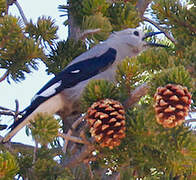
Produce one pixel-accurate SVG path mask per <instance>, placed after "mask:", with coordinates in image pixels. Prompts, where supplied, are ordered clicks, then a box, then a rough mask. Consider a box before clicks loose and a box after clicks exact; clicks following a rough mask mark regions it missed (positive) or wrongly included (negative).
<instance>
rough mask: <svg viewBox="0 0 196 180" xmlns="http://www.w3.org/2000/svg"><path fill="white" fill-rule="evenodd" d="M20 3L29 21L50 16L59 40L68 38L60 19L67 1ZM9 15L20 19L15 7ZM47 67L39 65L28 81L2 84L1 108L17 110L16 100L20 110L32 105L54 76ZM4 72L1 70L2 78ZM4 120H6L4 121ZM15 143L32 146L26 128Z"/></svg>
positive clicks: (2, 133)
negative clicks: (59, 7) (32, 101)
mask: <svg viewBox="0 0 196 180" xmlns="http://www.w3.org/2000/svg"><path fill="white" fill-rule="evenodd" d="M18 3H19V4H20V6H21V7H22V9H23V12H24V14H25V16H26V18H27V19H28V20H30V19H32V20H33V22H36V20H37V19H38V17H40V16H43V15H44V16H50V17H52V19H55V22H56V25H58V26H59V30H58V32H57V35H58V37H59V39H61V40H62V39H66V38H67V29H66V28H65V26H64V25H63V22H64V20H65V17H60V15H61V14H62V13H61V12H59V11H58V6H59V5H63V4H66V0H50V1H48V0H41V1H40V0H33V1H30V0H18ZM9 14H12V15H14V16H16V17H20V14H19V12H18V9H17V8H16V6H15V5H12V6H11V7H10V8H9ZM45 69H46V67H45V65H44V64H43V63H40V64H39V69H38V71H35V70H34V71H33V73H31V74H27V75H26V79H25V80H24V81H21V82H19V83H15V82H14V81H11V84H8V83H7V81H6V80H5V81H3V82H1V83H0V106H3V107H6V108H10V109H15V99H17V100H18V101H19V110H20V111H21V110H23V109H24V108H25V107H27V106H28V105H29V104H30V101H31V99H32V97H33V96H34V95H35V94H36V93H37V92H38V91H39V89H41V87H42V86H43V85H44V84H46V83H47V82H48V81H49V80H50V79H51V78H52V77H53V75H47V73H46V71H45ZM3 72H4V71H2V70H0V76H2V74H3ZM2 119H4V120H2ZM0 120H2V121H1V123H2V124H10V125H11V124H12V122H13V119H12V118H11V117H8V118H5V116H1V117H0ZM6 132H7V131H5V130H4V131H0V135H5V133H6ZM12 141H14V142H22V143H25V144H32V141H31V138H30V137H29V138H28V137H26V134H25V128H23V129H22V130H21V131H19V132H18V133H17V134H16V135H15V136H14V137H13V138H12Z"/></svg>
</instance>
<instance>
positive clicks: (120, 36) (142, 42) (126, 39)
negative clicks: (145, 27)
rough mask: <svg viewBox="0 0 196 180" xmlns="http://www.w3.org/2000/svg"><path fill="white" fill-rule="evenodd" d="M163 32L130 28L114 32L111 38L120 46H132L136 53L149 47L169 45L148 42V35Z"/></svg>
mask: <svg viewBox="0 0 196 180" xmlns="http://www.w3.org/2000/svg"><path fill="white" fill-rule="evenodd" d="M161 33H163V32H149V33H144V32H143V31H142V30H139V29H133V28H128V29H125V30H122V31H118V32H114V33H113V34H112V35H111V36H110V38H111V39H113V41H115V40H116V43H117V44H118V45H119V48H124V47H130V49H132V50H133V51H134V52H135V53H136V54H138V53H140V52H142V51H144V50H146V49H147V48H148V47H167V46H165V45H163V44H158V43H154V42H148V41H146V39H147V38H148V37H152V36H155V35H157V34H161Z"/></svg>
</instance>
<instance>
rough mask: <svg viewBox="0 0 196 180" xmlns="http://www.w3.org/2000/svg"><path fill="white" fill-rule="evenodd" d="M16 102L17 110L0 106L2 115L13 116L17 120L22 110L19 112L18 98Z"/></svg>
mask: <svg viewBox="0 0 196 180" xmlns="http://www.w3.org/2000/svg"><path fill="white" fill-rule="evenodd" d="M15 103H16V110H15V111H14V110H11V109H8V108H5V107H2V106H0V115H5V116H13V117H14V121H16V120H17V119H18V116H19V115H20V112H19V103H18V100H17V99H16V100H15Z"/></svg>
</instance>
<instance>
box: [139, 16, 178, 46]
mask: <svg viewBox="0 0 196 180" xmlns="http://www.w3.org/2000/svg"><path fill="white" fill-rule="evenodd" d="M142 19H143V20H144V21H146V22H149V23H151V24H152V25H154V26H155V27H156V28H157V29H159V30H160V31H162V32H164V34H165V36H166V37H167V38H168V39H169V40H171V41H172V42H173V43H174V44H176V40H175V39H174V38H173V37H172V36H171V35H170V34H169V33H168V32H166V31H165V29H164V28H162V27H161V26H159V25H158V24H157V23H156V22H154V21H152V20H151V19H149V18H147V17H143V18H142Z"/></svg>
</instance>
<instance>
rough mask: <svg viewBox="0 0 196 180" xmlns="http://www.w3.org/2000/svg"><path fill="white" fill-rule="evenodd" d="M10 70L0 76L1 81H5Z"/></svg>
mask: <svg viewBox="0 0 196 180" xmlns="http://www.w3.org/2000/svg"><path fill="white" fill-rule="evenodd" d="M8 74H9V71H8V70H7V71H6V72H5V73H4V74H3V76H2V77H0V82H2V81H4V80H5V79H6V77H7V76H8Z"/></svg>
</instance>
